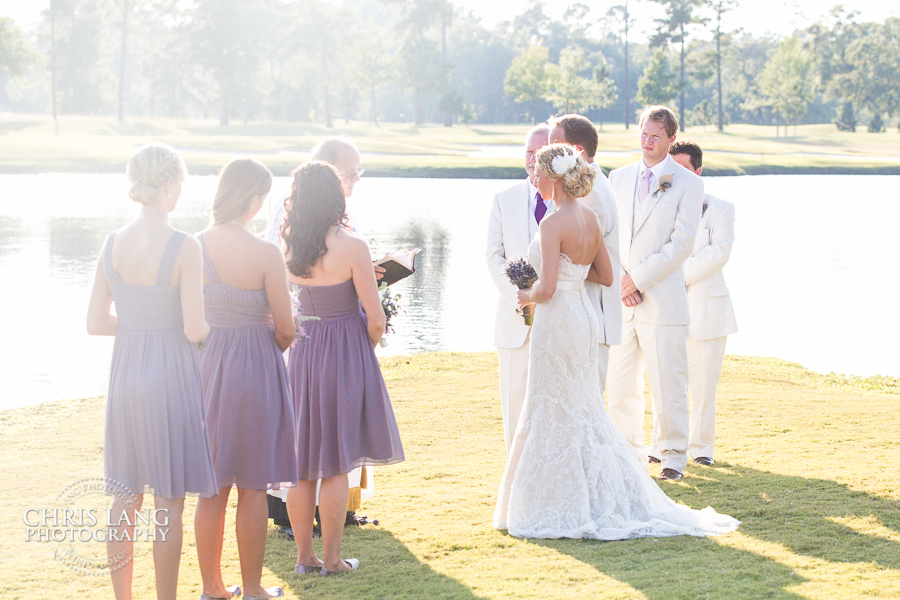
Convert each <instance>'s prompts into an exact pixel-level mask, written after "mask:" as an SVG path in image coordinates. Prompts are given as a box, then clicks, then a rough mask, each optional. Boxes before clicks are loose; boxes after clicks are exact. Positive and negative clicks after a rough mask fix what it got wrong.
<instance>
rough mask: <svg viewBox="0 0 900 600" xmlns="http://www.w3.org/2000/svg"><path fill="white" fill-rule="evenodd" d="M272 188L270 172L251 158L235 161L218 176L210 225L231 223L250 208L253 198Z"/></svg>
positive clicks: (263, 194) (226, 166) (265, 193)
mask: <svg viewBox="0 0 900 600" xmlns="http://www.w3.org/2000/svg"><path fill="white" fill-rule="evenodd" d="M271 189H272V172H271V171H269V169H267V168H266V167H265V165H263V164H262V163H261V162H259V161H256V160H253V159H252V158H236V159H234V160H233V161H231V162H230V163H228V164H227V165H225V167H224V168H223V169H222V172H221V173H219V186H218V187H217V188H216V197H215V199H214V200H213V207H212V216H213V224H215V225H220V224H222V223H227V222H229V221H233V220H234V219H236V218H238V217H240V216H241V215H243V214H244V213H246V212H247V211H248V210H249V209H250V203H251V202H252V201H253V198H255V197H256V196H263V197H265V196H267V195H268V194H269V190H271Z"/></svg>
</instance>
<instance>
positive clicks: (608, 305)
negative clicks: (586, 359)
mask: <svg viewBox="0 0 900 600" xmlns="http://www.w3.org/2000/svg"><path fill="white" fill-rule="evenodd" d="M550 127H551V129H550V138H549V141H550V143H551V144H556V143H563V144H571V145H572V146H575V147H576V148H577V149H578V150H579V151H580V152H581V155H582V156H583V157H584V159H585V160H586V161H587V162H588V164H590V165H591V167H592V168H593V169H594V172H595V173H596V174H597V177H596V178H595V179H594V188H593V189H592V190H591V193H590V194H588V195H587V196H585V197H584V198H581V199H580V200H581V201H582V202H584V203H585V204H586V205H587V206H588V207H589V208H591V210H593V211H594V212H595V213H597V216H598V217H600V227H601V228H602V229H603V241H604V242H605V243H606V249H607V251H608V252H609V261H610V262H611V263H612V269H613V278H614V279H613V283H612V285H611V286H609V287H604V286H602V285H599V284H596V283H592V282H590V281H585V283H584V287H585V290H587V295H588V298H589V299H590V301H591V304H593V306H594V310H595V311H596V313H597V319H598V321H600V392H601V395H602V392H603V390H605V389H606V374H607V371H608V367H609V347H610V346H611V345H613V344H618V343H619V342H620V341H621V339H622V301H621V299H620V291H619V269H620V265H619V227H618V222H619V219H618V213H617V212H616V196H615V194H614V193H613V189H612V186H611V185H610V184H609V180H608V179H607V178H606V175H604V174H603V171H602V170H601V169H600V167H599V166H597V164H596V163H595V162H594V155H596V154H597V146H598V145H599V142H600V138H599V136H598V135H597V129H596V128H595V127H594V124H593V123H591V121H590V119H588V118H587V117H583V116H581V115H563V116H561V117H556V118H554V119H551V121H550Z"/></svg>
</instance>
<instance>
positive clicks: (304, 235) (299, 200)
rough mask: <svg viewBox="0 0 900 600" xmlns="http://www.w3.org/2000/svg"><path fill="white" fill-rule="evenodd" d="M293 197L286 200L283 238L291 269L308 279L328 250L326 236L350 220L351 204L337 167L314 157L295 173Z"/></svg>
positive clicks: (292, 188)
mask: <svg viewBox="0 0 900 600" xmlns="http://www.w3.org/2000/svg"><path fill="white" fill-rule="evenodd" d="M293 178H294V181H293V183H292V184H291V196H290V197H289V198H288V199H287V200H285V201H284V208H285V210H286V211H287V218H285V220H284V224H283V225H282V226H281V239H283V240H284V242H285V245H286V246H287V248H286V250H285V255H288V254H290V259H289V260H288V261H287V268H288V271H290V272H291V273H293V274H294V275H296V276H297V277H303V278H307V277H309V276H310V269H311V268H312V266H313V265H315V264H316V262H317V261H318V260H319V259H320V258H321V257H322V256H324V255H325V252H327V251H328V246H327V245H326V244H325V236H327V235H328V229H329V228H330V227H331V226H332V225H340V224H342V223H343V222H344V220H345V219H346V211H347V203H346V200H345V199H344V190H343V188H341V180H340V178H339V177H338V173H337V170H336V169H335V168H334V167H333V166H331V165H329V164H328V163H325V162H322V161H318V160H311V161H309V162H305V163H303V164H302V165H300V166H299V167H298V168H297V169H296V170H295V171H294V172H293Z"/></svg>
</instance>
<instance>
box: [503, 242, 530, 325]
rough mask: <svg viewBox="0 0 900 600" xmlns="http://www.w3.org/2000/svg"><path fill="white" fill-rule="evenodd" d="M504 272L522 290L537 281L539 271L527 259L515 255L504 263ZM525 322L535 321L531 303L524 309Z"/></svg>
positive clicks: (528, 323)
mask: <svg viewBox="0 0 900 600" xmlns="http://www.w3.org/2000/svg"><path fill="white" fill-rule="evenodd" d="M503 272H504V273H506V276H507V277H509V280H510V282H511V283H512V284H513V285H514V286H516V287H517V288H519V289H520V290H527V289H528V288H530V287H531V286H533V285H534V282H535V281H537V278H538V276H537V273H536V272H535V270H534V267H532V266H531V265H530V264H529V263H528V261H527V260H525V259H524V258H523V257H521V256H514V257H512V258H510V259H509V260H507V261H506V264H505V265H503ZM522 316H523V317H525V324H526V325H531V324H532V323H534V307H533V306H531V305H528V306H526V307H525V308H523V309H522Z"/></svg>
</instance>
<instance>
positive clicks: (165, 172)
mask: <svg viewBox="0 0 900 600" xmlns="http://www.w3.org/2000/svg"><path fill="white" fill-rule="evenodd" d="M125 174H126V175H128V180H129V181H130V182H131V189H129V190H128V197H129V198H131V199H132V200H134V201H135V202H140V203H141V204H153V203H154V202H155V201H156V197H157V195H158V194H159V190H160V189H161V188H162V187H163V186H164V185H166V184H167V183H168V182H169V181H172V180H178V179H184V177H185V176H186V175H187V167H186V166H185V164H184V160H183V159H182V158H181V155H180V154H178V151H177V150H175V148H173V147H171V146H168V145H166V144H161V143H159V142H151V143H149V144H147V145H146V146H141V147H140V148H138V149H137V150H135V151H134V154H132V155H131V158H130V159H128V167H127V168H126V169H125Z"/></svg>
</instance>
